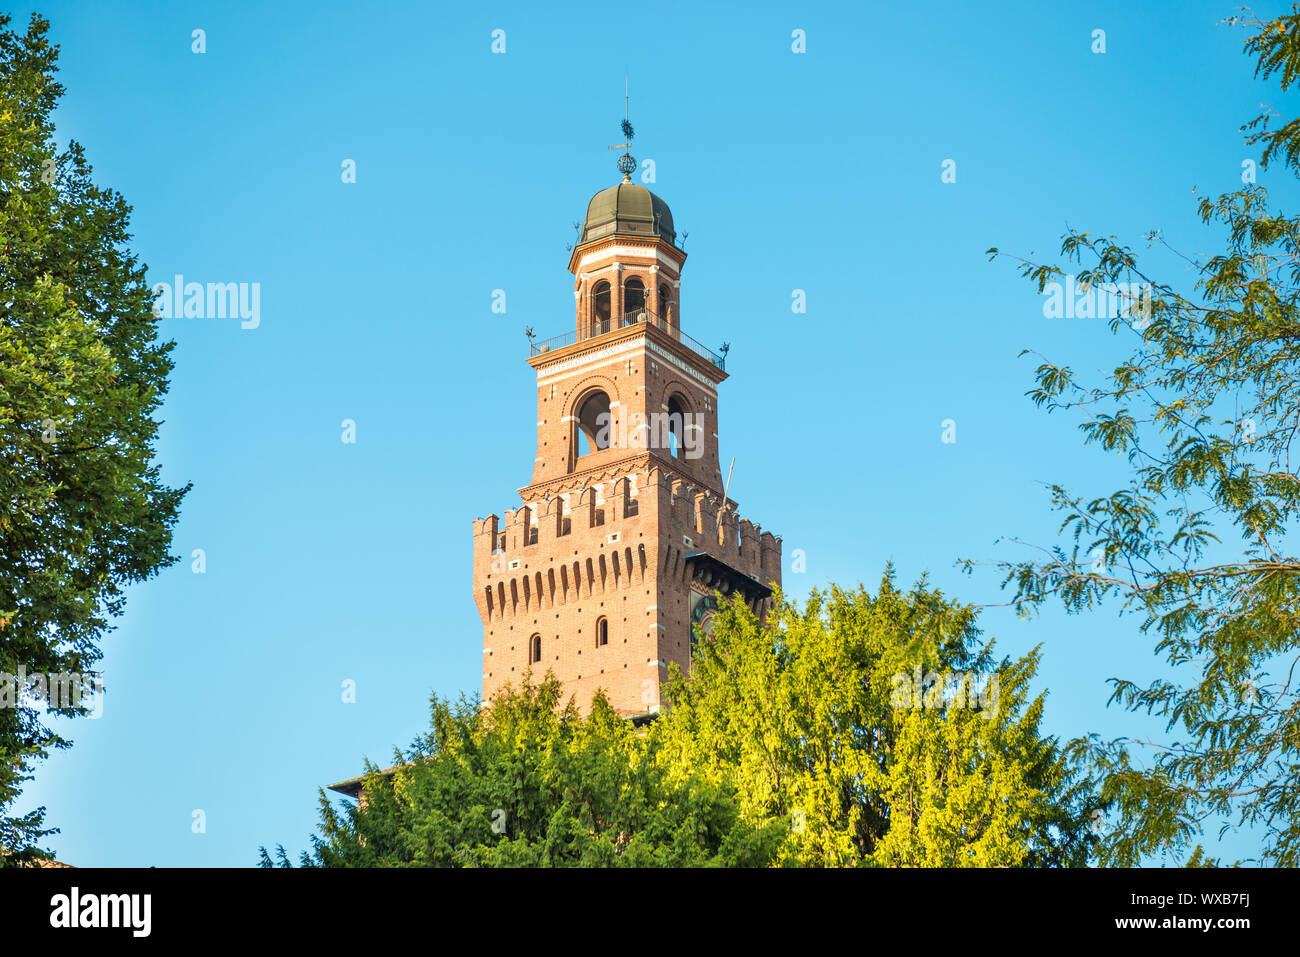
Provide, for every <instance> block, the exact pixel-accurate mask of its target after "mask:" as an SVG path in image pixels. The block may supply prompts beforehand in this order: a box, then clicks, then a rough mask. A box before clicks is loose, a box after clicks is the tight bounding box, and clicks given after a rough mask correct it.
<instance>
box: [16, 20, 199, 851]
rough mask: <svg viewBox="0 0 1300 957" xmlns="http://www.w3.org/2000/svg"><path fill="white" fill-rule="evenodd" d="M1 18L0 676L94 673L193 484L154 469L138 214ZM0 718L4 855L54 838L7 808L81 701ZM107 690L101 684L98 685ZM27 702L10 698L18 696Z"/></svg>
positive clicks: (155, 383) (156, 360)
mask: <svg viewBox="0 0 1300 957" xmlns="http://www.w3.org/2000/svg"><path fill="white" fill-rule="evenodd" d="M10 20H11V18H10V17H9V16H7V15H0V436H2V441H0V673H5V674H8V675H15V674H17V673H18V672H19V670H20V668H21V669H23V671H24V673H25V674H26V675H27V676H28V677H29V678H30V677H31V676H33V675H35V674H42V675H48V674H76V675H90V674H92V673H93V669H94V667H95V664H96V662H97V661H98V660H99V659H100V657H101V650H100V642H101V640H102V639H103V637H104V636H105V634H106V633H107V631H108V630H109V628H110V620H111V619H112V618H113V617H114V616H116V615H118V614H120V613H121V611H122V609H123V602H124V597H123V589H124V588H125V587H126V586H127V585H129V584H131V583H133V582H139V581H142V580H144V579H146V578H148V577H149V576H151V575H153V574H154V573H155V572H157V571H158V570H159V569H161V568H163V567H165V566H167V565H168V564H171V563H172V562H173V561H174V560H175V559H174V558H173V557H171V556H169V554H168V549H169V545H170V540H171V529H172V526H173V525H174V523H175V521H176V517H177V513H178V509H179V506H180V502H181V499H182V497H183V496H184V494H185V492H186V491H187V488H188V487H186V488H179V489H178V488H170V487H168V486H167V485H166V484H165V483H164V482H163V481H162V479H161V477H160V475H159V470H158V466H157V465H156V464H155V463H154V461H153V455H154V441H155V439H156V436H157V432H158V425H159V423H158V420H157V418H156V413H157V410H158V407H159V405H160V403H161V402H162V400H163V397H164V395H165V393H166V391H167V378H168V375H169V373H170V371H171V368H172V363H171V358H170V352H171V348H172V345H171V343H166V342H159V341H158V340H157V319H156V318H155V316H154V314H153V310H152V307H153V295H152V293H151V292H150V290H149V287H148V285H147V284H146V282H145V270H144V267H143V266H142V265H141V264H140V263H138V262H137V261H136V258H135V256H134V255H133V254H132V252H131V251H130V249H129V247H128V242H129V240H130V235H129V233H128V222H129V216H130V207H129V206H128V205H127V203H126V201H125V200H124V199H123V198H122V196H120V195H119V194H118V193H116V192H114V191H113V190H111V189H104V188H101V187H98V186H96V185H95V184H94V182H93V179H92V171H91V167H90V164H89V163H88V162H87V160H86V157H85V154H84V151H83V150H82V148H81V147H80V146H79V145H78V144H77V143H75V142H73V143H71V144H70V145H69V146H68V148H67V149H66V150H63V151H59V150H58V149H57V148H56V146H55V142H54V124H53V119H52V114H53V111H54V109H55V106H56V105H57V103H58V101H59V97H60V96H61V95H62V93H63V88H62V86H61V85H60V84H59V83H57V82H56V81H55V79H54V76H55V73H56V70H57V59H58V48H57V47H55V46H53V45H52V44H51V43H50V42H49V38H48V35H47V34H48V29H49V24H48V23H47V22H46V21H45V20H44V19H43V18H41V17H39V16H33V17H32V18H31V21H30V23H29V24H28V27H27V30H26V32H21V33H20V32H16V31H14V30H12V29H10V26H9V24H10ZM16 684H17V682H11V684H10V688H9V694H10V695H12V696H13V697H15V699H16V700H15V701H12V702H9V703H8V705H7V706H5V707H0V848H4V849H6V853H2V854H0V862H3V861H25V860H28V859H30V858H31V857H33V856H36V855H37V853H38V848H37V845H38V844H39V841H40V840H41V839H42V837H43V836H45V835H46V834H48V833H50V828H49V827H47V826H46V824H45V821H44V813H43V811H42V810H41V809H37V810H35V811H32V812H29V813H27V814H24V815H20V816H17V817H15V816H11V814H10V813H9V812H8V808H9V807H11V806H12V803H13V802H14V800H15V799H16V798H17V796H18V794H19V792H20V789H21V786H22V783H23V782H24V781H26V780H29V779H30V775H31V771H32V768H33V765H34V763H35V762H36V761H38V760H39V759H40V758H41V757H43V756H45V755H46V754H48V753H49V751H50V749H52V748H62V747H67V746H68V744H69V742H68V741H67V740H66V739H65V738H63V737H61V736H59V735H57V734H55V733H53V732H52V731H51V730H50V729H49V728H48V727H47V726H46V725H45V723H44V721H43V720H42V712H43V710H44V708H45V705H46V704H50V705H55V704H58V705H61V706H58V707H51V708H50V710H53V711H56V712H58V713H61V714H64V715H76V714H78V713H82V712H83V711H84V710H85V709H84V707H83V706H80V705H79V704H78V703H77V702H75V701H74V702H72V703H71V706H68V705H69V702H67V701H62V700H60V701H59V702H42V701H41V700H40V696H39V694H33V687H31V686H29V687H24V688H18V687H16ZM100 687H101V688H102V685H101V686H100ZM15 692H17V694H15Z"/></svg>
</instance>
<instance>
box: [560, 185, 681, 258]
mask: <svg viewBox="0 0 1300 957" xmlns="http://www.w3.org/2000/svg"><path fill="white" fill-rule="evenodd" d="M614 234H620V235H627V236H662V237H663V238H664V239H666V240H668V242H670V243H671V242H675V241H676V239H677V233H676V232H675V231H674V230H673V214H672V211H671V210H670V209H669V208H668V204H667V203H665V202H664V201H663V200H662V199H660V198H659V197H658V196H656V195H655V194H654V193H652V192H650V190H648V189H646V188H645V187H644V186H641V185H638V184H637V183H619V184H618V185H617V186H611V187H610V188H609V189H602V190H601V191H600V192H599V193H597V194H596V195H595V196H593V197H592V198H591V202H590V203H588V204H587V218H586V220H585V221H584V222H583V224H582V238H581V239H580V240H579V244H582V243H589V242H592V241H593V240H596V239H603V238H604V237H606V236H612V235H614Z"/></svg>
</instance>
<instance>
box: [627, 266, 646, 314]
mask: <svg viewBox="0 0 1300 957" xmlns="http://www.w3.org/2000/svg"><path fill="white" fill-rule="evenodd" d="M623 315H624V316H626V317H627V321H628V322H643V321H645V283H643V282H642V281H641V280H640V279H637V278H636V277H635V276H633V277H632V278H631V279H629V280H628V281H627V282H626V283H625V284H624V286H623Z"/></svg>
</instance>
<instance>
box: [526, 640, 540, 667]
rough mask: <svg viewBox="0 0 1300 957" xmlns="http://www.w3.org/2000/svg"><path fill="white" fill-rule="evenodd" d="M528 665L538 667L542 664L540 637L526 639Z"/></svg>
mask: <svg viewBox="0 0 1300 957" xmlns="http://www.w3.org/2000/svg"><path fill="white" fill-rule="evenodd" d="M528 663H529V664H530V665H539V664H541V663H542V636H541V635H533V637H531V638H529V639H528Z"/></svg>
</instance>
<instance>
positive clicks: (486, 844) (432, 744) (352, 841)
mask: <svg viewBox="0 0 1300 957" xmlns="http://www.w3.org/2000/svg"><path fill="white" fill-rule="evenodd" d="M431 710H432V727H431V730H430V732H429V733H428V734H427V735H426V736H425V737H424V738H423V739H422V740H420V741H417V742H416V744H415V745H414V746H413V747H412V748H411V749H409V750H408V751H406V752H400V751H399V752H398V753H397V754H396V758H397V764H398V765H399V766H398V768H397V769H396V770H395V771H393V772H391V773H388V774H385V773H381V772H380V771H379V770H378V769H377V768H375V767H373V766H371V765H367V774H366V776H365V781H364V789H365V792H364V793H365V802H364V806H361V805H352V806H350V807H348V808H347V809H345V810H344V811H343V812H342V813H340V812H338V811H336V810H335V808H334V807H333V805H331V803H330V801H329V799H328V798H327V797H326V796H325V795H324V793H323V792H322V793H321V797H320V804H321V828H320V829H321V832H322V833H321V835H313V836H312V843H313V846H314V847H313V851H312V852H311V853H304V854H303V855H302V857H301V863H302V864H303V865H304V866H322V867H394V866H407V867H564V866H577V867H703V866H758V865H762V864H765V863H767V862H768V861H769V860H770V859H771V857H772V855H773V853H774V852H775V849H776V846H777V844H778V843H779V841H780V839H781V837H782V836H783V834H784V829H783V828H780V827H769V828H766V829H764V828H755V827H751V826H749V825H747V824H746V823H745V822H743V821H742V820H741V819H740V816H739V811H738V807H737V802H736V799H735V796H734V793H733V792H732V791H731V789H730V788H729V787H728V786H727V785H725V784H713V783H709V782H704V781H700V780H695V779H692V778H691V777H690V776H685V778H684V779H683V780H680V781H674V782H672V783H670V782H669V776H668V773H667V771H666V770H665V769H664V767H663V766H662V764H661V762H659V761H658V760H657V750H658V745H657V740H656V738H655V737H654V735H652V734H646V733H644V732H642V731H640V730H638V729H637V728H635V727H634V726H633V725H632V724H630V723H629V722H628V721H626V720H624V719H623V718H620V717H619V716H618V715H617V714H615V713H614V711H613V709H611V708H610V706H609V704H608V703H607V702H606V700H605V699H604V697H603V696H599V695H598V696H597V697H596V698H595V699H594V701H593V702H592V708H591V711H590V712H589V713H588V714H587V715H586V716H585V717H584V716H583V715H580V714H579V712H578V710H577V708H576V707H575V705H574V702H573V700H572V699H570V700H569V702H568V703H567V704H565V705H563V706H562V704H561V692H560V683H559V681H558V680H557V679H556V678H555V677H554V676H553V675H551V674H549V673H548V675H547V677H546V678H545V679H543V680H542V681H541V682H540V683H538V684H534V683H533V682H532V678H531V675H530V674H526V675H525V676H524V679H523V682H522V684H521V686H520V687H519V689H518V690H515V689H512V688H509V687H507V688H506V689H504V690H503V691H502V692H500V693H498V694H497V695H496V696H494V698H493V700H492V702H491V704H490V706H489V707H487V708H483V709H480V708H479V706H478V703H477V701H476V700H466V699H462V700H461V701H460V702H459V703H458V704H456V705H452V704H450V703H448V702H446V701H443V700H441V699H439V698H437V697H436V696H435V697H434V698H433V700H432V709H431ZM277 861H278V863H279V864H280V865H281V866H288V864H289V859H288V855H287V854H286V853H285V851H284V849H283V847H281V848H279V849H278V851H277V854H276V858H275V860H273V859H272V857H271V855H269V854H268V853H267V851H266V849H265V848H263V849H262V851H261V863H262V865H263V866H267V867H269V866H274V864H275V863H276V862H277Z"/></svg>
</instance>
